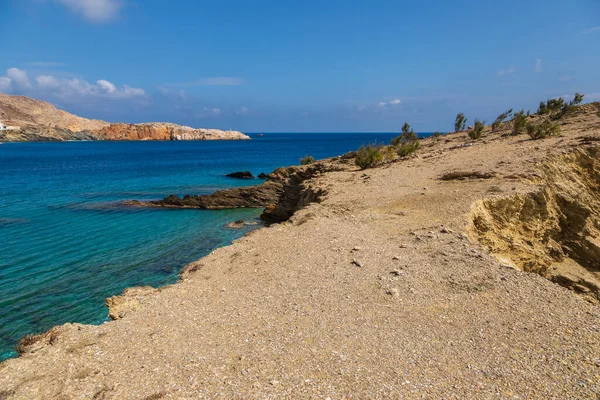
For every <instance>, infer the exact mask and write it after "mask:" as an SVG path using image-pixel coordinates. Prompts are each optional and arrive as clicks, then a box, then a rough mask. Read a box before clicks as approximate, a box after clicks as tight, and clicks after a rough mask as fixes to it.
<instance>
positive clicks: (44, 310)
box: [0, 133, 394, 360]
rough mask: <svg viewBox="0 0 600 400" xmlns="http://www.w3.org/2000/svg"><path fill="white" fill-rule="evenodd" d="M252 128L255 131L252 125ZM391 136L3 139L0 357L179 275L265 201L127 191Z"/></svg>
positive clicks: (194, 185)
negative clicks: (166, 205) (218, 202)
mask: <svg viewBox="0 0 600 400" xmlns="http://www.w3.org/2000/svg"><path fill="white" fill-rule="evenodd" d="M253 136H255V135H253ZM392 136H394V134H385V133H384V134H381V133H379V134H375V133H374V134H331V133H328V134H266V135H265V136H264V137H256V136H255V137H254V138H253V139H254V140H252V141H231V142H229V141H207V142H203V141H197V142H69V143H21V144H19V143H5V144H2V145H0V360H3V359H6V358H8V357H11V356H14V355H15V352H14V347H15V345H16V343H17V342H18V340H19V339H20V338H21V337H23V336H24V335H25V334H30V333H39V332H44V331H46V330H48V329H49V328H51V327H52V326H55V325H58V324H63V323H66V322H79V323H91V324H98V323H102V322H103V321H105V320H106V319H107V317H106V315H107V310H106V308H105V306H104V299H105V298H106V297H109V296H112V295H115V294H119V293H121V292H122V291H123V289H125V288H127V287H131V286H139V285H151V286H161V285H166V284H170V283H173V282H175V281H176V280H177V276H178V273H179V271H180V270H181V268H182V267H183V266H184V265H185V264H187V263H189V262H191V261H194V260H196V259H198V258H200V257H202V256H204V255H206V254H208V253H209V252H210V251H212V250H213V249H215V248H217V247H219V246H223V245H227V244H229V243H231V241H232V240H234V239H236V238H238V237H240V236H242V235H244V234H245V233H246V232H248V230H250V229H255V228H256V227H246V228H244V229H241V230H232V229H226V228H224V225H225V224H227V223H228V222H231V221H235V220H238V219H245V220H255V221H257V222H258V221H259V219H258V216H259V215H260V213H261V210H219V211H206V210H165V209H147V208H130V207H126V206H123V205H121V204H120V202H121V201H123V200H128V199H159V198H163V197H166V196H168V195H169V194H176V195H180V196H182V195H184V194H203V193H211V192H213V191H215V190H218V189H223V188H226V187H232V186H241V185H249V184H256V183H259V182H260V181H258V180H254V181H246V180H234V179H229V178H226V177H224V175H225V174H226V173H229V172H233V171H240V170H250V171H252V173H253V174H254V175H258V174H259V173H260V172H265V173H268V172H271V171H272V170H273V169H275V168H277V167H281V166H286V165H293V164H297V163H298V161H299V159H300V158H301V157H303V156H305V155H313V156H314V157H315V158H324V157H330V156H334V155H338V154H342V153H344V152H347V151H350V150H353V149H356V148H357V147H358V146H360V145H361V144H366V143H369V142H373V141H374V140H377V141H380V142H384V141H385V142H387V141H389V139H390V138H391V137H392Z"/></svg>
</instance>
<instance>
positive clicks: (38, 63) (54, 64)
mask: <svg viewBox="0 0 600 400" xmlns="http://www.w3.org/2000/svg"><path fill="white" fill-rule="evenodd" d="M25 65H27V66H28V67H39V68H52V67H64V66H65V65H67V64H65V63H63V62H56V61H31V62H27V63H25Z"/></svg>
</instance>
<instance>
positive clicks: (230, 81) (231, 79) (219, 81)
mask: <svg viewBox="0 0 600 400" xmlns="http://www.w3.org/2000/svg"><path fill="white" fill-rule="evenodd" d="M246 83H247V82H246V81H245V80H244V79H242V78H239V77H235V76H223V77H214V78H201V79H198V80H196V81H193V82H184V83H168V84H166V85H163V86H164V87H190V86H241V85H245V84H246Z"/></svg>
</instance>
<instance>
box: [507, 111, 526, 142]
mask: <svg viewBox="0 0 600 400" xmlns="http://www.w3.org/2000/svg"><path fill="white" fill-rule="evenodd" d="M527 124H528V121H527V116H526V115H525V110H521V111H519V112H518V113H515V114H514V116H513V127H512V132H511V134H512V135H513V136H514V135H520V134H522V133H525V131H526V130H527Z"/></svg>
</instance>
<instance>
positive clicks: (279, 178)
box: [125, 160, 344, 223]
mask: <svg viewBox="0 0 600 400" xmlns="http://www.w3.org/2000/svg"><path fill="white" fill-rule="evenodd" d="M343 169H344V165H343V163H340V160H336V162H332V160H324V161H321V162H317V163H314V164H311V165H309V166H296V167H287V168H279V169H276V170H275V171H273V172H272V173H271V174H269V175H267V180H266V181H265V182H263V183H262V184H260V185H255V186H246V187H240V188H232V189H224V190H219V191H217V192H215V193H211V194H206V195H200V196H191V195H185V196H184V197H183V198H180V197H177V196H175V195H170V196H169V197H166V198H165V199H163V200H155V201H138V200H131V201H127V202H125V204H127V205H132V206H138V207H164V208H198V209H206V210H220V209H231V208H264V211H263V213H262V215H261V219H262V220H263V221H265V222H266V223H276V222H282V221H286V220H288V219H289V218H290V217H291V216H292V215H293V214H294V212H296V211H297V210H299V209H301V208H302V207H304V206H306V205H307V204H309V203H312V202H318V201H319V200H320V198H321V197H322V196H323V195H325V190H324V189H323V188H320V187H318V186H316V185H313V184H312V183H311V180H312V179H313V178H315V177H317V176H319V175H321V174H323V173H325V172H330V171H338V170H343Z"/></svg>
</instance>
